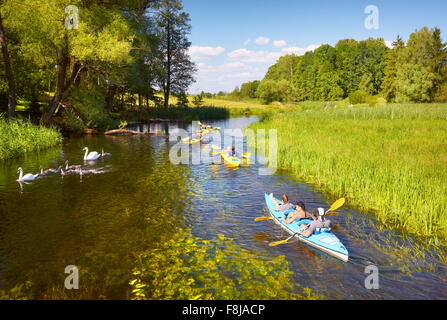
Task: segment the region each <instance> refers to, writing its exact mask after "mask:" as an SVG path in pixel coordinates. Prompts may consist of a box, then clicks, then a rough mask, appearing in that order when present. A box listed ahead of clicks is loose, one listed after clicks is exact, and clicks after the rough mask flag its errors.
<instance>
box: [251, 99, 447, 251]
mask: <svg viewBox="0 0 447 320" xmlns="http://www.w3.org/2000/svg"><path fill="white" fill-rule="evenodd" d="M251 128H253V129H260V128H264V129H277V130H278V143H279V147H278V149H279V155H278V158H279V159H278V162H279V167H280V168H283V169H290V170H292V171H293V172H294V173H295V174H296V176H297V177H299V178H302V179H304V180H306V181H308V182H310V183H313V184H315V185H318V186H320V187H322V188H324V189H325V190H327V191H328V192H330V193H331V194H333V195H335V196H348V197H349V202H350V204H353V205H356V206H358V207H360V208H361V209H364V210H368V211H374V212H376V213H377V216H378V218H379V220H380V221H382V222H384V223H387V224H391V225H393V226H397V227H399V228H401V229H403V230H406V231H409V232H411V233H413V234H415V235H418V236H424V237H428V238H429V241H430V242H431V243H433V244H444V245H445V244H446V239H447V203H446V201H445V200H446V194H447V170H446V167H447V144H446V143H445V142H446V141H447V105H446V104H407V105H389V106H382V107H354V108H336V109H327V110H322V109H314V110H306V111H296V112H291V113H288V114H287V115H285V114H278V115H274V116H272V117H271V118H269V119H266V120H265V121H263V122H260V123H256V124H253V125H252V126H251Z"/></svg>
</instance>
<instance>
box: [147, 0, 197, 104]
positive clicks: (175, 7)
mask: <svg viewBox="0 0 447 320" xmlns="http://www.w3.org/2000/svg"><path fill="white" fill-rule="evenodd" d="M182 10H183V5H182V3H181V1H180V0H161V3H160V5H159V8H158V12H157V14H156V21H157V27H158V34H159V37H160V47H161V50H160V54H161V60H162V65H163V68H162V72H161V74H160V76H159V79H158V80H159V81H158V82H159V86H160V88H161V89H162V90H163V94H164V107H165V108H166V109H167V108H168V107H169V97H170V95H171V94H180V93H182V92H185V91H186V90H187V89H188V87H189V86H190V85H191V84H192V83H193V82H194V78H193V74H194V72H196V70H197V69H196V65H195V64H194V63H193V62H192V61H191V58H190V56H189V55H188V49H189V48H190V46H191V42H190V41H189V40H188V35H189V33H190V32H191V25H190V18H189V15H188V14H187V13H186V12H183V11H182Z"/></svg>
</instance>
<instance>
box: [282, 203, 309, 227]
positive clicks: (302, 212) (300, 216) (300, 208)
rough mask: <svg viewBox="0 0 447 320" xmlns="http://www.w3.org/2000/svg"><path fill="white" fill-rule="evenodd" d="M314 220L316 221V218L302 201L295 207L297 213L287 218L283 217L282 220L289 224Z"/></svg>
mask: <svg viewBox="0 0 447 320" xmlns="http://www.w3.org/2000/svg"><path fill="white" fill-rule="evenodd" d="M310 218H312V219H313V220H316V217H314V216H313V215H311V214H310V213H309V212H307V211H306V205H305V204H304V202H302V201H298V202H297V204H296V206H295V211H294V212H291V213H289V214H288V215H287V218H286V217H282V220H283V221H284V222H285V223H287V224H292V223H294V222H295V221H301V220H306V219H310Z"/></svg>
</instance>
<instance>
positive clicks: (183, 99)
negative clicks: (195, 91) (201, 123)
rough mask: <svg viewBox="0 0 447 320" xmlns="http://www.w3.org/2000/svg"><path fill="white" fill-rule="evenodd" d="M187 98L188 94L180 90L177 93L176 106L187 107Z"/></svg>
mask: <svg viewBox="0 0 447 320" xmlns="http://www.w3.org/2000/svg"><path fill="white" fill-rule="evenodd" d="M188 105H189V100H188V95H187V94H186V93H185V92H182V93H180V94H178V95H177V107H188Z"/></svg>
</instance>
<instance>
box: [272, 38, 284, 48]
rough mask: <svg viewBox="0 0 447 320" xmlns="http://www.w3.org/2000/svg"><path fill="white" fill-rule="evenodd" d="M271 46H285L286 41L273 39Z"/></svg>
mask: <svg viewBox="0 0 447 320" xmlns="http://www.w3.org/2000/svg"><path fill="white" fill-rule="evenodd" d="M273 46H274V47H276V48H281V47H285V46H287V42H285V41H284V40H275V41H273Z"/></svg>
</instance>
